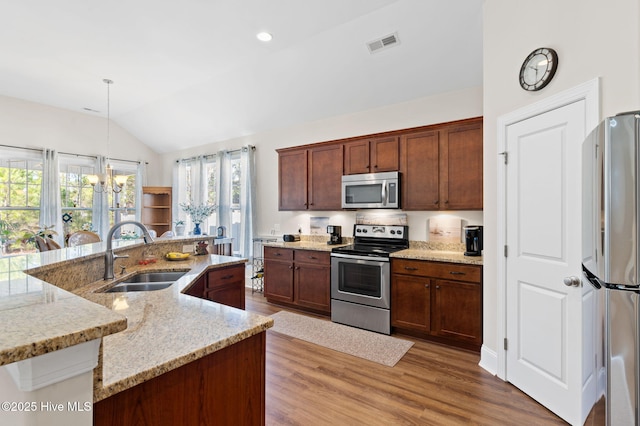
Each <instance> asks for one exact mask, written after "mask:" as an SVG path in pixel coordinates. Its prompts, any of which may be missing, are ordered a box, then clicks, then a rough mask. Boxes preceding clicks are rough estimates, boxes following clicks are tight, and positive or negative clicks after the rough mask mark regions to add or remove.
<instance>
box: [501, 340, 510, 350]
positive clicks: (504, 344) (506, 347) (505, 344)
mask: <svg viewBox="0 0 640 426" xmlns="http://www.w3.org/2000/svg"><path fill="white" fill-rule="evenodd" d="M502 346H503V347H504V350H505V351H506V350H507V349H508V347H509V345H508V344H507V338H506V337H505V338H504V342H503V345H502Z"/></svg>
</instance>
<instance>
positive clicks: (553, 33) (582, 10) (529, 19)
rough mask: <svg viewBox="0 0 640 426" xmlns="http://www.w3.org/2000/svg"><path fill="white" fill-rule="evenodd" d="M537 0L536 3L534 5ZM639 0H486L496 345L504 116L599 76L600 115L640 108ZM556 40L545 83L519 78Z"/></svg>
mask: <svg viewBox="0 0 640 426" xmlns="http://www.w3.org/2000/svg"><path fill="white" fill-rule="evenodd" d="M529 7H531V9H528V8H529ZM638 18H639V0H612V1H606V2H604V1H597V0H587V1H583V0H565V1H555V0H540V1H537V2H536V3H535V5H533V4H526V5H525V4H524V3H523V2H519V1H513V0H484V23H483V28H484V40H483V44H484V84H483V89H484V93H485V96H484V103H483V110H484V187H485V190H484V226H485V229H484V231H485V232H484V235H485V242H484V257H483V259H484V345H485V347H487V348H488V349H491V350H496V349H497V347H498V345H497V342H496V335H497V327H498V326H499V325H498V324H497V323H496V313H497V311H498V309H501V306H500V305H499V304H498V302H497V300H496V279H497V273H498V271H497V268H496V259H497V256H498V255H499V254H498V253H499V252H500V250H498V247H497V243H496V230H497V229H498V227H500V226H504V225H503V224H498V223H496V219H495V218H496V213H497V211H496V209H497V207H496V206H497V199H496V191H497V188H498V182H497V173H496V169H497V167H500V166H499V164H498V155H497V145H496V140H497V128H496V121H497V119H498V117H500V116H501V115H504V114H506V113H509V112H511V111H514V110H517V109H518V108H521V107H524V106H526V105H529V104H532V103H534V102H537V101H539V100H541V99H544V98H546V97H548V96H550V95H553V94H557V93H559V92H562V91H564V90H567V89H569V88H572V87H574V86H577V85H579V84H581V83H584V82H586V81H589V80H592V79H594V78H597V77H599V78H600V82H601V92H602V93H601V116H602V117H605V116H608V115H613V114H616V113H618V112H622V111H628V110H633V109H639V108H640V103H639V97H640V96H639V95H640V93H639V84H640V79H639V75H640V74H639V71H640V69H639V65H638V61H639V58H640V55H639V54H638V53H639V35H638V32H639V28H640V27H639V24H638V23H639V22H640V20H639V19H638ZM542 46H547V47H552V48H554V49H555V50H556V51H557V52H558V56H559V67H558V71H557V74H556V76H555V78H554V79H553V81H552V82H551V83H550V84H549V86H547V87H546V88H545V89H543V90H541V91H539V92H535V93H527V92H525V91H524V90H522V89H521V88H520V86H519V84H518V72H519V70H520V66H521V64H522V61H523V60H524V58H525V57H526V56H527V55H528V54H529V53H530V52H531V51H532V50H534V49H536V48H538V47H542Z"/></svg>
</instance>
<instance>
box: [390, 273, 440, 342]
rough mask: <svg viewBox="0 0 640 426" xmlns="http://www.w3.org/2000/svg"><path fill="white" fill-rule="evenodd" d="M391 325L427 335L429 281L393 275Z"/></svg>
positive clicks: (429, 318) (429, 296)
mask: <svg viewBox="0 0 640 426" xmlns="http://www.w3.org/2000/svg"><path fill="white" fill-rule="evenodd" d="M391 325H392V326H394V327H400V328H406V329H411V330H418V331H424V332H427V333H428V332H429V331H430V330H431V280H430V279H429V278H426V277H412V276H406V275H396V274H394V275H393V281H392V284H391Z"/></svg>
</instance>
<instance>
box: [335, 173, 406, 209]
mask: <svg viewBox="0 0 640 426" xmlns="http://www.w3.org/2000/svg"><path fill="white" fill-rule="evenodd" d="M342 208H343V209H399V208H400V173H398V172H386V173H366V174H360V175H346V176H342Z"/></svg>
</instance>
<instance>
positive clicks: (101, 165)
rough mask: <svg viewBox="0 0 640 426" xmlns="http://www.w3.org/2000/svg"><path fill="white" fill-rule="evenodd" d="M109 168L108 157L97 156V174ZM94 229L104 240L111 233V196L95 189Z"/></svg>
mask: <svg viewBox="0 0 640 426" xmlns="http://www.w3.org/2000/svg"><path fill="white" fill-rule="evenodd" d="M106 169H107V159H106V158H105V157H104V156H98V157H97V158H96V166H95V172H96V174H98V175H100V174H104V173H106ZM140 200H142V198H141V199H140ZM92 210H93V214H92V217H93V219H92V223H93V229H95V230H96V231H98V234H100V237H101V238H102V239H103V240H104V239H105V238H106V237H107V234H108V233H109V198H108V194H107V193H106V192H97V191H93V209H92Z"/></svg>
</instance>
